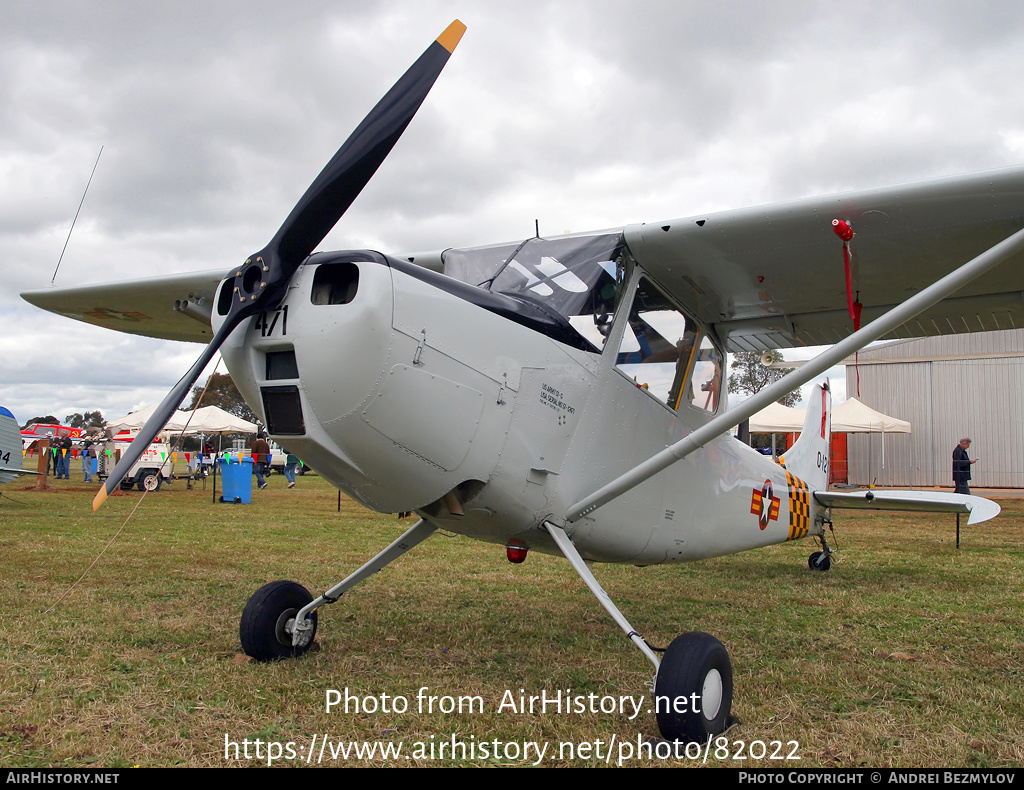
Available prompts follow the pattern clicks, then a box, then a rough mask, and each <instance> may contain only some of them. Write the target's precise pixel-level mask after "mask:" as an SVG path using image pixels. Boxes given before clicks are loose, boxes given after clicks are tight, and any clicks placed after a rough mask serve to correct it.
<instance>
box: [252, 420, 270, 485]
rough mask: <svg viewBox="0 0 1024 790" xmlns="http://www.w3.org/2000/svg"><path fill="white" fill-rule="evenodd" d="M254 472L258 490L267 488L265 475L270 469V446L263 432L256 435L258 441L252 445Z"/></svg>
mask: <svg viewBox="0 0 1024 790" xmlns="http://www.w3.org/2000/svg"><path fill="white" fill-rule="evenodd" d="M251 449H252V460H253V469H252V470H253V472H254V473H255V474H256V485H257V487H258V488H266V487H267V481H266V480H264V479H263V475H265V474H266V473H267V469H269V468H270V445H269V444H268V443H267V439H266V436H265V435H264V433H263V431H260V432H259V433H257V434H256V441H254V442H253V443H252V448H251Z"/></svg>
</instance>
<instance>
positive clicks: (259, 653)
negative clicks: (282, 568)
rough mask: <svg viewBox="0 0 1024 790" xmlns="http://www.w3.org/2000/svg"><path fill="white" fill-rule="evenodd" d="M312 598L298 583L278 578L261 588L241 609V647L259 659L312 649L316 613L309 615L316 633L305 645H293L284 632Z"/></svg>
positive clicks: (273, 659)
mask: <svg viewBox="0 0 1024 790" xmlns="http://www.w3.org/2000/svg"><path fill="white" fill-rule="evenodd" d="M312 600H313V596H312V595H310V594H309V590H307V589H306V588H305V587H303V586H302V585H301V584H297V583H296V582H289V581H276V582H271V583H270V584H265V585H263V586H262V587H260V588H259V589H258V590H257V591H256V592H255V593H253V596H252V597H251V598H250V599H249V602H248V603H247V604H246V605H245V610H244V611H243V612H242V622H241V624H240V625H239V628H238V636H239V638H240V639H241V640H242V650H244V651H245V653H246V655H249V656H252V657H253V658H255V659H256V660H257V661H276V660H278V659H282V658H293V657H295V658H297V657H298V656H301V655H302V654H303V653H305V652H306V651H307V650H309V648H310V646H311V645H312V644H313V638H314V637H315V636H316V624H317V617H316V612H313V613H312V614H311V615H310V616H309V618H310V620H312V621H313V633H312V634H310V637H309V642H307V643H306V645H305V647H293V646H292V638H291V635H290V634H287V633H285V630H284V626H285V623H286V622H287V621H288V619H289V618H291V617H294V616H295V615H296V614H297V613H298V611H299V609H301V608H302V607H303V606H305V605H306V604H308V603H309V602H310V601H312Z"/></svg>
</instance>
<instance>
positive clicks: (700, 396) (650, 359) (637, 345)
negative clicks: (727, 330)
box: [616, 278, 722, 412]
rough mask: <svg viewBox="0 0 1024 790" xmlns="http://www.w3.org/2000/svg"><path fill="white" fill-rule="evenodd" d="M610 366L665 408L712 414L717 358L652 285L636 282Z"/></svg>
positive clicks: (709, 344) (717, 389) (717, 388)
mask: <svg viewBox="0 0 1024 790" xmlns="http://www.w3.org/2000/svg"><path fill="white" fill-rule="evenodd" d="M628 320H629V324H628V326H627V327H626V331H625V333H624V334H623V337H622V342H621V344H620V345H619V351H618V358H617V359H616V367H617V368H618V369H619V370H620V371H621V372H622V373H624V374H625V375H626V376H627V377H629V378H631V379H632V380H633V381H634V382H636V385H637V386H638V387H642V388H643V389H646V390H647V391H648V392H649V393H650V394H651V395H653V396H654V397H656V398H657V399H658V400H660V401H661V402H662V403H664V404H665V405H666V406H668V407H669V408H671V409H679V408H680V406H681V405H682V404H684V403H685V404H687V405H688V406H690V407H693V408H696V409H700V410H702V411H706V412H715V411H717V410H718V401H719V393H720V391H721V389H720V388H721V384H722V355H721V353H720V352H719V351H718V349H717V348H716V347H715V345H714V344H713V343H712V342H711V339H710V338H708V337H707V336H701V332H700V329H699V327H698V326H697V324H696V323H695V322H694V321H693V320H692V319H690V318H688V317H687V316H686V315H685V314H684V313H682V312H680V311H679V310H678V309H677V308H676V307H675V305H673V304H672V303H671V302H670V301H669V300H668V298H667V297H665V295H664V294H662V293H661V291H659V290H658V289H657V288H656V287H655V286H654V284H653V283H651V282H650V281H649V280H647V279H646V278H644V279H641V280H640V284H639V286H638V287H637V292H636V296H635V297H634V299H633V306H632V308H631V310H630V313H629V319H628Z"/></svg>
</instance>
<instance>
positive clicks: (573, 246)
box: [444, 233, 625, 351]
mask: <svg viewBox="0 0 1024 790" xmlns="http://www.w3.org/2000/svg"><path fill="white" fill-rule="evenodd" d="M623 247H624V244H623V240H622V235H621V234H619V233H609V234H601V235H596V236H570V237H566V238H561V239H541V238H534V239H527V240H526V241H524V242H521V243H519V244H503V245H498V246H494V247H484V248H479V249H471V250H449V251H448V252H446V253H445V256H444V263H445V274H447V275H448V276H450V277H454V278H456V279H458V280H462V281H463V282H466V283H471V284H473V285H476V286H479V287H481V288H484V289H486V290H489V291H493V292H495V293H502V294H506V295H508V296H512V297H516V298H520V299H527V300H530V301H534V302H539V303H541V304H543V305H544V306H545V307H546V308H547V309H549V310H551V311H553V312H556V313H558V314H559V315H561V316H563V317H564V318H566V319H567V320H568V321H569V323H570V324H571V325H572V327H573V329H575V330H576V331H577V332H578V333H579V334H580V335H581V336H582V337H583V338H585V339H586V340H587V342H588V343H589V344H590V345H591V346H593V349H594V350H595V351H600V350H601V348H603V346H604V338H605V336H606V335H607V332H608V329H609V327H610V325H611V316H612V314H613V313H614V311H615V306H616V304H617V302H618V298H619V294H620V292H621V286H622V283H623V281H624V276H625V275H624V272H625V266H624V263H623V261H622V252H623Z"/></svg>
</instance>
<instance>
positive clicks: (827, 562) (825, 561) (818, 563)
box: [807, 551, 832, 573]
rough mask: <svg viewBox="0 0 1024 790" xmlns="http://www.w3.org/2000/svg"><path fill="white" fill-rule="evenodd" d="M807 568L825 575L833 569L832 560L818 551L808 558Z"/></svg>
mask: <svg viewBox="0 0 1024 790" xmlns="http://www.w3.org/2000/svg"><path fill="white" fill-rule="evenodd" d="M807 567H808V568H810V569H811V570H812V571H821V572H822V573H824V572H825V571H827V570H828V569H829V568H831V567H832V560H831V559H830V558H829V556H828V554H826V553H825V552H823V551H816V552H814V554H812V555H811V556H810V557H808V558H807Z"/></svg>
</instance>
